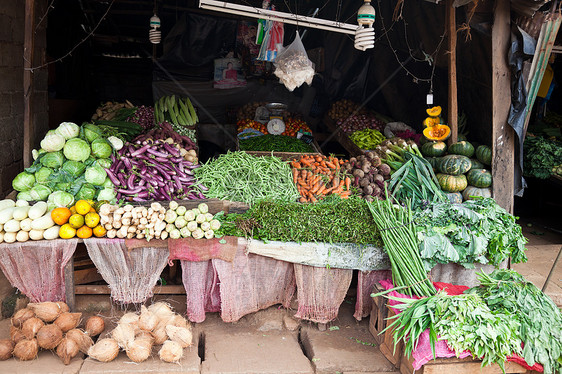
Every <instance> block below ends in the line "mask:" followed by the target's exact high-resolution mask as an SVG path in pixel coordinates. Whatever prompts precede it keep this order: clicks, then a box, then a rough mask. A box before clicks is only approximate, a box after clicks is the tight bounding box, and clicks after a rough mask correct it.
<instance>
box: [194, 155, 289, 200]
mask: <svg viewBox="0 0 562 374" xmlns="http://www.w3.org/2000/svg"><path fill="white" fill-rule="evenodd" d="M195 175H196V176H197V178H198V180H199V183H201V184H203V185H205V186H206V187H208V191H204V192H203V193H204V194H205V196H206V197H207V198H217V199H221V200H231V201H241V202H244V203H248V204H250V205H253V204H255V203H256V202H258V201H260V200H265V199H273V200H281V201H296V200H297V199H298V198H299V197H300V195H299V192H298V191H297V187H296V186H295V185H294V184H293V174H292V173H291V167H290V166H289V164H287V163H285V162H283V161H282V160H281V159H279V158H277V157H273V156H263V157H255V156H252V155H249V154H247V153H246V152H229V153H227V154H223V155H220V156H219V157H218V158H216V159H214V160H210V161H208V162H207V163H205V164H204V165H202V166H201V167H200V168H198V169H197V170H195Z"/></svg>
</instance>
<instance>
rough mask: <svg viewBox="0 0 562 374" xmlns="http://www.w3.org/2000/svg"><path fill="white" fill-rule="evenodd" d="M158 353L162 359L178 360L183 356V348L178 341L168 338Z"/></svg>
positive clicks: (167, 360) (168, 360)
mask: <svg viewBox="0 0 562 374" xmlns="http://www.w3.org/2000/svg"><path fill="white" fill-rule="evenodd" d="M158 355H159V356H160V359H161V360H162V361H166V362H178V361H179V360H181V358H182V357H183V348H182V347H181V345H180V344H179V343H177V342H174V341H171V340H166V341H165V342H164V345H162V348H160V351H159V352H158Z"/></svg>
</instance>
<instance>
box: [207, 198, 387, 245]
mask: <svg viewBox="0 0 562 374" xmlns="http://www.w3.org/2000/svg"><path fill="white" fill-rule="evenodd" d="M217 218H218V219H219V220H220V221H221V228H220V230H219V231H218V235H233V236H241V237H252V238H254V239H259V240H264V241H283V242H297V243H305V242H324V243H355V244H371V245H376V246H381V240H380V234H379V232H378V230H377V227H376V225H375V222H374V220H373V217H372V216H371V213H370V211H369V208H368V207H367V202H366V201H365V200H363V199H361V198H359V197H350V198H349V199H341V198H340V197H338V196H328V197H327V198H325V199H323V200H321V201H319V202H317V203H314V204H301V203H296V202H281V201H262V202H259V203H257V204H256V205H254V206H253V207H252V208H250V210H248V211H247V212H246V213H244V214H228V215H226V216H219V217H217Z"/></svg>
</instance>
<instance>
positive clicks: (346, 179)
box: [345, 177, 351, 191]
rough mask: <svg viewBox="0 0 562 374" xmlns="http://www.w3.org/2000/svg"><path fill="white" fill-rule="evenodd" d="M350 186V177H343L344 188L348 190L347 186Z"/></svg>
mask: <svg viewBox="0 0 562 374" xmlns="http://www.w3.org/2000/svg"><path fill="white" fill-rule="evenodd" d="M350 186H351V179H349V177H346V178H345V189H346V190H347V191H349V187H350Z"/></svg>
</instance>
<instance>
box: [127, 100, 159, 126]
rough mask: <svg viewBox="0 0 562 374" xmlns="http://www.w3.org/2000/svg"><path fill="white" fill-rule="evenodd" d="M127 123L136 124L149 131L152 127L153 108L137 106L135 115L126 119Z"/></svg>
mask: <svg viewBox="0 0 562 374" xmlns="http://www.w3.org/2000/svg"><path fill="white" fill-rule="evenodd" d="M127 122H134V123H138V124H139V125H141V126H142V128H143V129H145V130H150V129H151V128H153V127H154V108H153V107H151V106H144V105H141V106H139V107H138V109H137V111H136V112H135V114H133V115H132V116H130V117H129V118H127Z"/></svg>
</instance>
